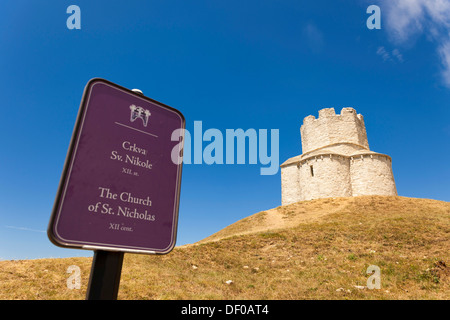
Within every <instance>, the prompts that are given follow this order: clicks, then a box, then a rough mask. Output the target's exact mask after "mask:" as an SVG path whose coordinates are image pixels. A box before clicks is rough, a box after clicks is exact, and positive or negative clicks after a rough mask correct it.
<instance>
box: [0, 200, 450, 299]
mask: <svg viewBox="0 0 450 320" xmlns="http://www.w3.org/2000/svg"><path fill="white" fill-rule="evenodd" d="M449 248H450V203H448V202H443V201H436V200H428V199H412V198H404V197H379V196H373V197H356V198H336V199H321V200H314V201H304V202H299V203H296V204H292V205H289V206H285V207H278V208H275V209H272V210H268V211H265V212H262V213H258V214H256V215H253V216H251V217H248V218H246V219H244V220H241V221H239V222H237V223H235V224H233V225H231V226H229V227H228V228H225V229H224V230H222V231H221V232H219V233H217V234H215V235H213V236H211V237H209V238H207V239H205V241H201V242H199V243H198V244H194V245H188V246H183V247H179V248H175V249H174V251H173V252H172V253H170V254H168V255H166V256H144V255H132V254H126V255H125V260H124V266H123V270H122V279H121V286H120V291H119V299H127V300H130V299H230V300H233V299H257V300H261V299H449V298H450V276H449V274H450V271H449V270H450V266H449V265H450V259H449V258H450V256H449V250H448V249H449ZM90 264H91V259H89V258H72V259H44V260H29V261H0V299H84V297H85V292H86V287H87V281H88V277H89V272H90ZM70 265H78V266H79V267H80V268H81V270H82V288H81V289H80V290H69V289H68V288H67V286H66V280H67V277H68V276H69V275H68V274H67V273H66V270H67V267H68V266H70ZM369 265H377V266H379V267H380V269H381V289H379V290H377V289H373V290H369V289H367V288H365V289H357V288H356V287H355V286H365V285H366V282H367V278H368V277H369V275H368V274H366V270H367V267H368V266H369ZM227 280H232V281H233V283H232V284H227V283H226V281H227Z"/></svg>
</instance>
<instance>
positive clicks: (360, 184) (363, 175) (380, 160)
mask: <svg viewBox="0 0 450 320" xmlns="http://www.w3.org/2000/svg"><path fill="white" fill-rule="evenodd" d="M350 163H351V166H350V174H351V185H352V195H353V196H366V195H381V196H383V195H385V196H393V195H397V189H396V187H395V180H394V176H393V173H392V164H391V159H390V158H389V157H387V156H384V155H364V156H363V157H361V156H354V157H353V160H350Z"/></svg>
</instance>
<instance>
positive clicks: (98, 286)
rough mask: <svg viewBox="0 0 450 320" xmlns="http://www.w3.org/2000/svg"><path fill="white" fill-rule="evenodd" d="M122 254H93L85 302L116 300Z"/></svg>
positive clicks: (98, 252) (101, 251)
mask: <svg viewBox="0 0 450 320" xmlns="http://www.w3.org/2000/svg"><path fill="white" fill-rule="evenodd" d="M123 255H124V253H123V252H112V251H103V250H98V251H95V252H94V259H93V260H92V267H91V275H90V277H89V284H88V288H87V292H86V300H117V294H118V292H119V284H120V274H121V272H122V264H123Z"/></svg>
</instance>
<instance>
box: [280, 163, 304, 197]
mask: <svg viewBox="0 0 450 320" xmlns="http://www.w3.org/2000/svg"><path fill="white" fill-rule="evenodd" d="M300 200H301V190H300V185H299V181H298V168H297V164H296V163H293V164H291V165H287V166H284V167H281V205H283V206H285V205H287V204H290V203H294V202H297V201H300Z"/></svg>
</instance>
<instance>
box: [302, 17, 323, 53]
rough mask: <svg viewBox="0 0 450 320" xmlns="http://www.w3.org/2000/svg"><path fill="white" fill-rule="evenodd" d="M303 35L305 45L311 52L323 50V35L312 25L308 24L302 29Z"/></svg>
mask: <svg viewBox="0 0 450 320" xmlns="http://www.w3.org/2000/svg"><path fill="white" fill-rule="evenodd" d="M303 35H304V36H305V37H306V40H307V44H308V46H309V48H310V49H311V50H312V51H314V52H320V51H321V50H322V49H323V47H324V45H325V41H324V39H323V34H322V32H321V31H320V30H319V29H318V28H317V27H316V26H315V25H314V24H312V23H308V24H307V25H306V26H305V27H304V28H303Z"/></svg>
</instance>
